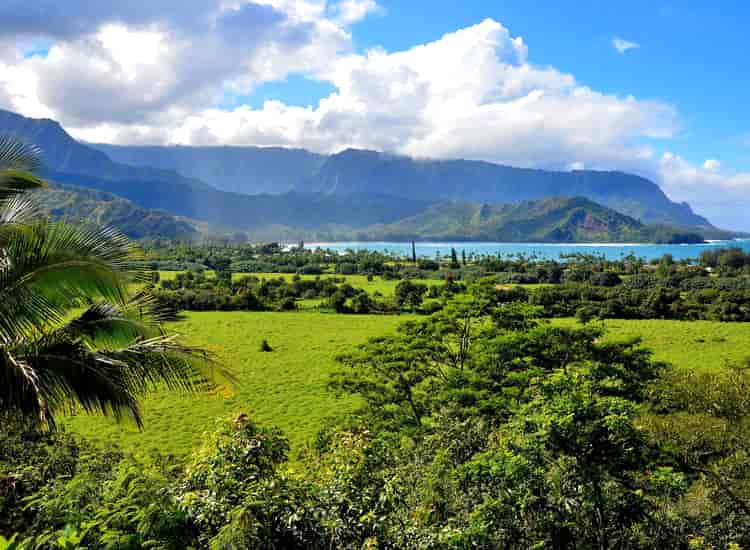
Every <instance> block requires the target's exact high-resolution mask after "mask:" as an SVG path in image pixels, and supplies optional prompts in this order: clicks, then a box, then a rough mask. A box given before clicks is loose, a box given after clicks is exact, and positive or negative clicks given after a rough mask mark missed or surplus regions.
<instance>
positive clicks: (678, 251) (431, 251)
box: [305, 240, 750, 260]
mask: <svg viewBox="0 0 750 550" xmlns="http://www.w3.org/2000/svg"><path fill="white" fill-rule="evenodd" d="M305 246H306V247H307V248H318V247H320V248H327V249H330V250H336V251H339V252H345V251H347V250H373V251H378V252H384V253H388V254H393V255H396V256H406V257H408V256H411V243H399V242H330V243H307V244H306V245H305ZM730 246H731V247H738V248H742V249H743V250H745V251H746V252H750V240H736V241H713V242H710V243H706V244H597V243H591V244H551V243H490V242H418V243H416V248H417V255H418V256H420V257H427V258H435V257H437V256H447V255H450V252H451V248H455V249H456V250H457V251H458V253H459V254H461V251H462V250H464V251H466V254H467V255H468V254H475V255H492V256H497V255H498V254H499V255H502V256H518V255H524V256H527V257H528V256H536V257H539V258H544V259H558V258H560V256H561V255H565V254H576V253H582V254H595V255H598V256H604V257H605V258H607V259H611V260H616V259H618V258H622V257H624V256H627V255H629V254H634V255H636V256H638V257H641V258H644V259H646V260H651V259H654V258H661V257H662V256H663V255H664V254H672V256H674V258H675V259H676V260H682V259H687V258H698V256H699V255H700V253H701V252H703V251H704V250H710V249H712V248H725V247H730Z"/></svg>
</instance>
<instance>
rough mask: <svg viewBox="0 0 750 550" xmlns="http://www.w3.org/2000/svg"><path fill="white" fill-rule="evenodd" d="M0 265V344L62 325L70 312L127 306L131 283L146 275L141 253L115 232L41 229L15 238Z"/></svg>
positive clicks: (43, 225) (45, 225)
mask: <svg viewBox="0 0 750 550" xmlns="http://www.w3.org/2000/svg"><path fill="white" fill-rule="evenodd" d="M4 256H5V258H4V261H3V262H2V264H0V341H5V342H9V341H13V340H14V339H15V338H17V337H19V336H20V335H23V334H28V332H29V331H30V330H34V329H35V328H36V327H39V326H46V325H48V324H50V323H52V324H58V323H60V322H61V319H62V318H63V317H64V315H65V314H66V312H67V311H68V310H69V308H70V307H72V306H75V305H80V303H81V302H82V301H83V302H85V301H90V300H91V299H96V298H99V299H103V300H105V301H108V302H110V303H114V304H126V303H127V301H128V288H127V286H128V283H129V282H130V281H131V280H134V281H139V280H141V278H144V277H145V276H146V274H147V269H146V266H145V264H144V262H143V261H142V260H141V256H140V255H139V253H138V251H137V249H136V248H135V247H134V246H133V245H132V244H131V243H130V242H129V241H128V240H127V239H126V238H125V237H123V236H121V235H120V234H119V233H117V232H115V231H114V230H109V229H102V230H100V229H96V228H81V227H78V226H75V225H71V224H66V223H55V224H52V223H46V222H45V223H40V224H37V225H36V226H34V227H33V230H32V231H26V232H22V233H17V234H16V235H14V238H13V239H12V240H11V241H10V242H9V243H8V244H7V246H6V247H5V248H4Z"/></svg>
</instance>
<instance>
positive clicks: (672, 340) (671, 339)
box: [555, 319, 750, 370]
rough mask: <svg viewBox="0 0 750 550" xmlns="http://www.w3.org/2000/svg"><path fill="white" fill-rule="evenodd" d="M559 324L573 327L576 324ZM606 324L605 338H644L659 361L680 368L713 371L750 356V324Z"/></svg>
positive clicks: (641, 322)
mask: <svg viewBox="0 0 750 550" xmlns="http://www.w3.org/2000/svg"><path fill="white" fill-rule="evenodd" d="M555 323H560V324H571V325H572V324H575V323H576V321H575V320H573V319H562V320H557V321H555ZM603 324H604V328H605V330H606V336H605V338H608V339H620V340H621V339H627V338H636V337H639V338H642V339H643V345H644V346H646V347H648V348H650V349H651V350H653V352H654V357H655V358H656V359H658V360H660V361H667V362H668V363H671V364H673V365H674V366H675V367H676V368H680V369H691V370H704V369H713V368H718V367H721V366H724V365H726V364H727V363H737V362H740V361H743V360H745V359H747V358H749V357H750V323H719V322H716V321H661V320H645V321H631V320H619V319H610V320H607V321H604V323H603Z"/></svg>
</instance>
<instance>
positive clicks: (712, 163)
mask: <svg viewBox="0 0 750 550" xmlns="http://www.w3.org/2000/svg"><path fill="white" fill-rule="evenodd" d="M719 168H721V163H720V162H719V161H718V160H716V159H708V160H706V162H704V163H703V169H704V170H708V171H709V172H716V171H717V170H718V169H719Z"/></svg>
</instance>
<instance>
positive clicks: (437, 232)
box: [365, 197, 674, 242]
mask: <svg viewBox="0 0 750 550" xmlns="http://www.w3.org/2000/svg"><path fill="white" fill-rule="evenodd" d="M365 233H366V234H367V236H368V238H370V239H374V240H381V239H382V240H401V241H403V240H484V241H500V242H642V241H656V240H662V239H665V240H668V239H669V238H671V236H672V234H673V233H674V231H671V232H670V231H669V230H668V229H667V228H655V227H651V226H647V225H644V224H643V223H641V222H639V221H638V220H636V219H634V218H631V217H629V216H625V215H624V214H620V213H618V212H615V211H614V210H612V209H609V208H606V207H604V206H602V205H600V204H597V203H595V202H593V201H591V200H589V199H586V198H583V197H574V198H553V199H544V200H539V201H524V202H521V203H518V204H494V205H491V204H477V203H467V202H443V203H438V204H435V205H433V206H431V207H430V208H428V209H427V210H425V211H424V212H421V213H419V214H417V215H416V216H412V217H409V218H406V219H404V220H400V221H398V222H396V223H393V224H387V225H378V226H374V227H370V228H368V229H367V230H366V231H365Z"/></svg>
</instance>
